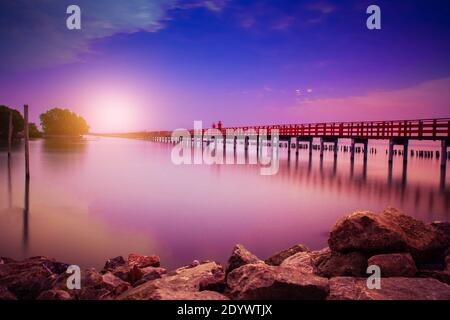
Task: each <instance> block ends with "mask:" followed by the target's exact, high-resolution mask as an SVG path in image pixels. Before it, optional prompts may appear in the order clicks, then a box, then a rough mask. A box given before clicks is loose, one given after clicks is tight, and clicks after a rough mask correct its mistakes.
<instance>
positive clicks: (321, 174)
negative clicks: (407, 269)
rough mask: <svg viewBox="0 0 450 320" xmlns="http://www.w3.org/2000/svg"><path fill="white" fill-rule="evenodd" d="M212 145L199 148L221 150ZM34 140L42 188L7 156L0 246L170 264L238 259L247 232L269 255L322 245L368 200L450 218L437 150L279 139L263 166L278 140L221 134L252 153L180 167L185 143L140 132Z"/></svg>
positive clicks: (0, 165)
mask: <svg viewBox="0 0 450 320" xmlns="http://www.w3.org/2000/svg"><path fill="white" fill-rule="evenodd" d="M212 145H213V144H210V145H206V144H203V145H202V144H198V145H197V146H195V145H194V146H192V149H189V150H191V151H192V155H194V154H195V153H196V152H199V153H200V154H201V153H202V151H203V152H211V150H208V148H210V147H211V146H212ZM214 145H215V144H214ZM30 147H31V148H30V152H31V159H32V161H31V174H32V177H31V179H32V182H33V186H30V181H25V183H23V182H24V179H23V165H22V163H23V160H22V159H23V158H22V156H20V157H19V155H17V154H16V155H15V156H13V158H12V161H11V162H9V161H8V162H6V158H7V157H6V154H5V157H4V158H0V178H1V180H0V181H6V184H5V183H2V184H0V197H1V199H3V197H4V199H5V200H1V201H0V209H1V210H3V209H5V210H3V211H1V210H0V255H9V256H13V257H15V258H20V256H21V255H22V256H27V255H42V254H46V255H50V256H54V257H56V258H58V259H60V260H64V261H68V262H75V263H78V262H80V261H81V262H80V264H83V263H84V265H87V266H92V265H93V264H95V266H97V267H98V266H100V267H101V266H102V264H103V263H104V261H105V260H106V259H107V258H110V257H112V256H117V255H119V254H127V253H129V252H133V251H137V252H140V253H143V254H145V253H148V254H152V253H157V254H160V255H161V257H162V260H163V261H164V265H165V266H168V267H175V266H178V265H181V264H183V263H190V262H191V261H192V260H193V259H203V258H204V259H217V260H218V261H222V262H223V261H226V259H227V258H228V254H229V250H230V248H231V247H232V246H233V245H234V244H235V243H238V242H243V243H244V244H245V245H246V246H248V247H249V248H250V249H252V251H254V252H255V253H256V254H258V255H260V256H261V257H265V256H267V255H268V254H271V253H273V252H275V251H277V250H279V249H282V248H285V247H289V246H290V245H293V244H295V243H305V244H306V245H308V246H310V247H311V248H315V249H320V248H321V247H323V246H324V245H326V241H327V233H326V232H327V231H328V230H329V229H330V227H331V226H332V225H333V224H334V222H335V221H336V220H337V219H338V218H339V217H340V216H341V215H342V214H344V213H347V212H350V211H353V210H358V209H361V210H373V211H379V210H381V209H382V208H384V207H386V206H389V205H392V206H397V207H400V208H401V209H403V210H404V211H405V212H407V213H408V214H411V215H413V216H415V217H416V218H418V219H422V220H424V221H427V222H430V221H433V220H449V219H450V217H449V208H450V207H449V205H450V201H449V199H450V196H449V192H448V189H446V179H448V177H446V176H445V172H444V173H443V172H442V171H439V170H440V166H439V164H438V163H436V161H432V160H428V159H427V160H425V159H424V160H419V159H417V158H410V161H409V162H408V163H403V161H401V159H400V158H397V159H396V160H394V162H393V165H388V161H387V156H385V155H383V153H382V152H380V153H378V156H377V155H374V154H369V156H368V159H364V157H363V155H362V154H361V155H358V154H357V155H356V156H355V158H353V159H352V158H351V157H350V154H349V153H346V152H343V151H340V152H338V153H337V156H336V153H335V152H334V151H327V152H324V156H323V157H320V156H319V151H318V150H314V152H311V151H310V149H301V151H300V152H299V153H298V154H297V153H296V154H295V157H294V155H293V154H292V155H291V156H289V154H288V152H287V150H286V149H285V148H281V149H280V148H275V149H274V150H275V151H276V152H275V155H276V157H277V158H278V157H279V159H280V168H279V172H278V173H277V174H276V175H273V176H262V175H261V174H260V168H261V164H260V160H261V158H262V155H263V153H262V152H266V154H265V155H267V154H273V153H272V149H271V148H268V147H265V148H264V150H261V149H262V148H260V151H259V152H257V149H256V147H255V146H254V145H251V146H250V147H249V148H248V149H247V150H245V148H244V146H243V145H242V144H241V145H238V146H237V147H236V148H233V145H232V144H231V143H229V144H227V145H226V148H225V149H224V146H223V143H221V142H219V143H217V149H216V150H215V151H214V152H212V154H213V156H214V153H215V155H216V156H217V153H218V152H223V159H224V162H225V163H227V162H231V163H235V164H236V163H247V164H241V165H231V166H228V165H213V166H207V165H190V166H189V165H186V166H175V165H174V164H173V163H172V162H171V159H170V154H171V149H172V147H173V145H170V144H158V143H150V142H145V141H136V140H121V139H96V140H82V141H80V140H78V141H69V142H67V141H58V140H56V141H55V140H53V141H52V140H49V141H40V142H39V141H36V142H33V143H32V144H31V145H30ZM341 150H342V149H341ZM291 151H292V152H295V151H294V150H291ZM292 152H291V153H292ZM254 159H257V161H254ZM227 160H229V161H227ZM399 160H400V161H399ZM255 162H256V163H257V164H256V165H251V164H249V163H255ZM291 162H294V163H291ZM16 178H17V179H16ZM22 196H24V198H22ZM22 201H23V207H22ZM14 203H15V204H16V207H15V208H14ZM18 203H20V205H19V206H18V205H17V204H18ZM180 222H182V223H180ZM69 248H70V250H69ZM21 251H23V253H21ZM14 255H15V256H14Z"/></svg>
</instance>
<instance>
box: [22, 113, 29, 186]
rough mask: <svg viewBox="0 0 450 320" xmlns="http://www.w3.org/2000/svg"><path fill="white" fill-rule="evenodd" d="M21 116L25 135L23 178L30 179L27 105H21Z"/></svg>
mask: <svg viewBox="0 0 450 320" xmlns="http://www.w3.org/2000/svg"><path fill="white" fill-rule="evenodd" d="M23 117H24V120H25V129H24V135H25V137H24V138H25V178H26V180H29V179H30V151H29V146H28V140H29V138H30V137H29V133H28V131H29V128H28V105H24V106H23Z"/></svg>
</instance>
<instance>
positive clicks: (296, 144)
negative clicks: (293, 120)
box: [295, 137, 300, 156]
mask: <svg viewBox="0 0 450 320" xmlns="http://www.w3.org/2000/svg"><path fill="white" fill-rule="evenodd" d="M299 149H300V146H299V138H298V137H295V155H296V156H298V153H299Z"/></svg>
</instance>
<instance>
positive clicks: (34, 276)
mask: <svg viewBox="0 0 450 320" xmlns="http://www.w3.org/2000/svg"><path fill="white" fill-rule="evenodd" d="M67 267H68V265H67V264H64V263H61V262H57V261H55V260H53V259H49V258H46V257H32V258H29V259H26V260H23V261H18V262H16V261H8V262H7V263H3V264H0V286H3V287H5V288H7V289H8V291H9V292H11V293H13V294H14V295H15V296H16V297H17V298H18V299H25V300H28V299H35V298H36V297H37V296H38V295H39V294H40V293H41V292H43V291H46V290H49V289H50V288H51V285H52V281H53V279H54V277H55V276H57V275H58V274H60V273H62V272H65V271H66V270H67Z"/></svg>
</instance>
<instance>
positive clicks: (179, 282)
mask: <svg viewBox="0 0 450 320" xmlns="http://www.w3.org/2000/svg"><path fill="white" fill-rule="evenodd" d="M220 273H223V268H222V266H220V265H219V264H217V263H215V262H208V263H203V264H200V265H198V266H196V267H190V266H189V267H183V268H179V269H177V270H175V271H174V272H172V273H169V274H166V275H163V276H162V277H161V278H160V279H155V280H152V281H148V282H146V283H143V284H141V285H139V286H137V287H135V288H132V289H130V290H128V291H127V292H125V293H123V294H122V295H120V296H119V297H118V299H119V300H160V299H172V297H178V298H180V299H189V298H192V299H195V298H201V297H202V296H203V297H206V296H207V295H209V296H211V295H213V296H215V297H217V298H219V297H221V296H220V295H219V294H217V295H216V294H209V292H208V291H202V292H206V293H204V294H202V293H199V291H200V286H201V283H202V282H204V281H207V280H208V279H209V280H210V279H211V278H214V275H215V274H220ZM205 279H206V280H205Z"/></svg>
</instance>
